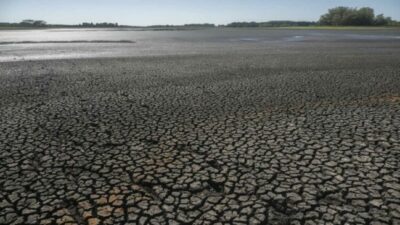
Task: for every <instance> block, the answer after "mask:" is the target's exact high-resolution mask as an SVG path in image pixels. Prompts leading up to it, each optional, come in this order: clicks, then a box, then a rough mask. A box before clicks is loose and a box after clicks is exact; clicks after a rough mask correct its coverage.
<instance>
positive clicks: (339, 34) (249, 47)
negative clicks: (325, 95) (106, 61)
mask: <svg viewBox="0 0 400 225" xmlns="http://www.w3.org/2000/svg"><path fill="white" fill-rule="evenodd" d="M399 39H400V30H396V29H393V30H390V29H388V30H357V31H343V30H288V29H207V30H190V31H138V30H134V29H46V30H13V31H0V52H1V55H0V61H12V60H23V59H53V58H75V57H112V56H143V55H171V54H199V53H203V54H205V53H210V54H211V53H224V52H225V53H226V52H229V51H234V52H240V51H264V50H267V49H273V48H281V47H282V46H288V45H302V44H305V43H306V42H307V43H309V42H312V43H330V42H346V41H354V40H362V41H388V40H391V41H399V42H400V40H399Z"/></svg>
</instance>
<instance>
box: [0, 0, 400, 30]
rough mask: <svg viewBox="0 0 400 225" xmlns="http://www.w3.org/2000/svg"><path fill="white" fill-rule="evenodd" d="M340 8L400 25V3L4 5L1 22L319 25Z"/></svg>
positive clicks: (122, 0) (20, 1)
mask: <svg viewBox="0 0 400 225" xmlns="http://www.w3.org/2000/svg"><path fill="white" fill-rule="evenodd" d="M336 6H348V7H371V8H374V9H375V13H376V14H380V13H383V14H385V15H386V16H391V17H392V18H393V19H396V20H400V0H0V22H20V21H22V20H24V19H34V20H45V21H47V23H50V24H79V23H82V22H94V23H97V22H112V23H119V24H123V25H139V26H144V25H159V24H174V25H180V24H188V23H214V24H227V23H230V22H239V21H256V22H262V21H270V20H296V21H300V20H301V21H316V20H318V19H319V17H320V15H322V14H324V13H326V12H327V10H328V9H329V8H332V7H336Z"/></svg>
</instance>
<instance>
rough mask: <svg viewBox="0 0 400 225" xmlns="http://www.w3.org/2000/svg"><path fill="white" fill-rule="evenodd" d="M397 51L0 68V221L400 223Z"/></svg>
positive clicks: (334, 46) (344, 46) (325, 49)
mask: <svg viewBox="0 0 400 225" xmlns="http://www.w3.org/2000/svg"><path fill="white" fill-rule="evenodd" d="M399 56H400V46H399V43H398V42H387V41H382V42H378V41H363V42H359V43H353V42H352V43H347V42H336V43H331V44H326V43H319V44H315V43H302V44H297V45H294V46H290V47H287V48H284V47H282V48H281V47H279V48H276V49H275V50H274V51H254V52H249V51H241V52H239V53H237V54H225V53H224V52H220V53H213V54H188V55H182V56H146V57H144V56H143V57H135V58H104V59H63V60H48V61H19V62H2V63H0V86H1V89H0V99H1V101H0V115H1V117H0V224H90V225H95V224H171V225H172V224H307V225H312V224H370V225H377V224H391V225H398V224H400V130H399V129H400V79H399V76H400V57H399Z"/></svg>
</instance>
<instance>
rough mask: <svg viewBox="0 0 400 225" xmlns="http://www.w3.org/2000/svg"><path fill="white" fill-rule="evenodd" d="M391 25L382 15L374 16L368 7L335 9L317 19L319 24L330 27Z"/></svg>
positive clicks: (389, 19)
mask: <svg viewBox="0 0 400 225" xmlns="http://www.w3.org/2000/svg"><path fill="white" fill-rule="evenodd" d="M393 23H394V21H393V20H392V18H390V17H385V16H384V15H383V14H379V15H376V16H375V12H374V9H372V8H369V7H363V8H359V9H357V8H350V7H342V6H341V7H336V8H333V9H329V11H328V13H326V14H324V15H322V16H321V18H320V19H319V24H321V25H330V26H374V25H376V26H387V25H392V24H393Z"/></svg>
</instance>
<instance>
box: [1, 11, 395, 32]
mask: <svg viewBox="0 0 400 225" xmlns="http://www.w3.org/2000/svg"><path fill="white" fill-rule="evenodd" d="M318 25H322V26H400V22H398V21H395V20H392V18H390V17H386V16H385V15H383V14H379V15H375V12H374V9H372V8H369V7H363V8H351V7H343V6H340V7H336V8H332V9H329V10H328V13H326V14H324V15H322V16H321V17H320V19H319V21H318V22H310V21H289V20H279V21H268V22H234V23H229V24H227V25H219V27H291V26H318ZM0 27H33V28H35V27H39V28H40V27H49V28H52V27H53V28H58V27H100V28H107V27H136V28H165V29H171V28H179V29H181V28H183V29H196V28H212V27H216V25H215V24H211V23H204V24H185V25H154V26H145V27H141V26H121V25H118V23H106V22H104V23H92V22H91V23H88V22H84V23H82V24H79V25H55V24H47V23H46V21H43V20H30V19H29V20H23V21H21V22H20V23H0Z"/></svg>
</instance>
